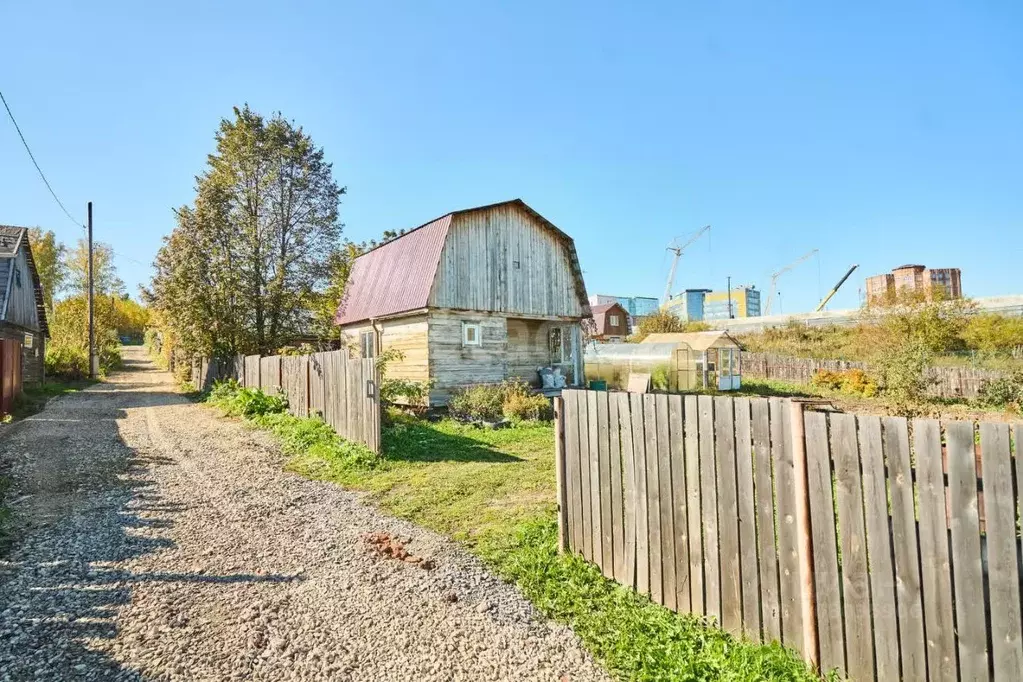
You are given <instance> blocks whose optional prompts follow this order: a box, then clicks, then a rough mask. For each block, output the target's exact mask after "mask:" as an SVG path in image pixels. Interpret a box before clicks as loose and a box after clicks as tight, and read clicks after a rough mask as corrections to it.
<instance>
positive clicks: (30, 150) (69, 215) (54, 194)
mask: <svg viewBox="0 0 1023 682" xmlns="http://www.w3.org/2000/svg"><path fill="white" fill-rule="evenodd" d="M0 101H2V102H3V103H4V109H6V110H7V115H8V116H10V117H11V123H13V124H14V129H15V130H17V131H18V137H20V138H21V143H22V144H23V145H25V151H26V152H28V158H30V159H32V165H34V166H35V167H36V170H37V171H39V177H40V178H42V179H43V184H45V185H46V189H48V190H50V194H51V195H52V196H53V200H54V201H56V202H57V205H58V206H60V210H62V211H64V215H66V216H67V217H68V220H70V221H71V222H73V223H74V224H75V225H77V226H78V227H83V225H82V224H81V223H80V222H78V221H77V220H75V219H74V217H72V215H71V214H70V213H69V212H68V210H67V209H66V208H64V204H63V202H61V200H60V199H59V198H58V197H57V193H56V192H54V191H53V187H51V186H50V181H49V180H47V179H46V175H45V174H44V173H43V169H42V168H40V167H39V162H38V161H36V157H35V155H34V154H33V153H32V149H31V148H30V147H29V146H28V142H27V141H26V140H25V135H24V134H23V133H22V132H21V127H20V126H19V125H18V122H17V121H16V120H15V118H14V113H13V112H11V107H10V105H8V104H7V99H6V98H5V97H4V93H3V92H0Z"/></svg>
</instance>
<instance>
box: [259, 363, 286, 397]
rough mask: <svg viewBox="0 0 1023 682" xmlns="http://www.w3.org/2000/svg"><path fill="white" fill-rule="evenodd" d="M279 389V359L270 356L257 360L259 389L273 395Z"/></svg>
mask: <svg viewBox="0 0 1023 682" xmlns="http://www.w3.org/2000/svg"><path fill="white" fill-rule="evenodd" d="M280 387H281V357H280V356H279V355H270V356H267V357H264V358H260V359H259V388H260V389H261V390H262V391H263V392H264V393H269V394H274V393H277V391H278V390H279V389H280Z"/></svg>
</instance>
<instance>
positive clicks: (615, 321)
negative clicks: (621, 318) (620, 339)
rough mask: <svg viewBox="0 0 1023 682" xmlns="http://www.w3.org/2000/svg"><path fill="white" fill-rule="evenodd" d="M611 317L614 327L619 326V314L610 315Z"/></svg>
mask: <svg viewBox="0 0 1023 682" xmlns="http://www.w3.org/2000/svg"><path fill="white" fill-rule="evenodd" d="M609 317H610V318H611V326H612V327H617V326H618V316H617V315H610V316H609Z"/></svg>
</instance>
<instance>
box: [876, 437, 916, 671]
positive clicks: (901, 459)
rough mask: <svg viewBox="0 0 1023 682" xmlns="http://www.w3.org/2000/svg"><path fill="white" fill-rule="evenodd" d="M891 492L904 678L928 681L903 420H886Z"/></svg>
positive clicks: (913, 515) (897, 601)
mask: <svg viewBox="0 0 1023 682" xmlns="http://www.w3.org/2000/svg"><path fill="white" fill-rule="evenodd" d="M881 423H882V427H883V433H884V451H885V459H886V460H887V461H888V490H889V492H890V494H891V500H892V545H893V548H894V550H895V551H894V554H895V585H896V589H897V591H896V603H897V604H898V609H899V650H900V651H901V652H902V674H903V677H905V678H907V679H911V680H922V679H925V678H926V677H927V655H926V653H925V652H926V643H925V641H924V618H923V616H924V614H923V603H922V601H923V600H922V598H921V591H920V555H919V551H918V549H917V548H918V540H917V533H916V513H915V510H914V499H913V471H912V469H911V468H910V459H909V427H908V423H907V421H906V419H905V418H903V417H885V418H884V419H882V422H881Z"/></svg>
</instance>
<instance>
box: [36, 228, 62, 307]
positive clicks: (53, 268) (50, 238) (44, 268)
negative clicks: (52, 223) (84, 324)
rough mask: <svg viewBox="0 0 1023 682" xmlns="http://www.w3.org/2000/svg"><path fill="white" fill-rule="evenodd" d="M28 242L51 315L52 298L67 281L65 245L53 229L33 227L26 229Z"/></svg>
mask: <svg viewBox="0 0 1023 682" xmlns="http://www.w3.org/2000/svg"><path fill="white" fill-rule="evenodd" d="M28 242H29V245H30V246H31V247H32V259H33V260H34V261H35V264H36V272H38V273H39V283H40V284H41V285H42V287H43V300H44V302H45V305H46V312H47V314H48V315H49V316H50V317H52V316H53V299H54V297H55V296H57V294H59V293H60V292H61V290H62V289H63V288H64V285H65V284H66V283H67V275H68V270H67V263H65V262H64V258H65V257H66V254H67V247H65V246H64V245H63V244H61V243H60V242H58V241H57V236H56V235H55V234H54V233H53V230H45V231H44V230H43V229H42V228H41V227H33V228H32V229H30V230H29V231H28Z"/></svg>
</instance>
